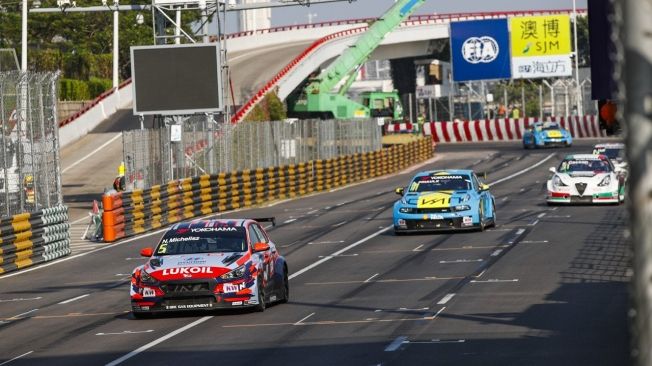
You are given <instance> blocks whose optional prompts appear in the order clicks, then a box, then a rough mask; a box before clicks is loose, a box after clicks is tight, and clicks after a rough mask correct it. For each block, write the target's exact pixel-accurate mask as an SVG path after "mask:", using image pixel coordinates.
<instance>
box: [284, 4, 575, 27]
mask: <svg viewBox="0 0 652 366" xmlns="http://www.w3.org/2000/svg"><path fill="white" fill-rule="evenodd" d="M586 1H587V0H577V7H578V9H584V8H586ZM393 3H394V0H356V1H354V2H352V3H350V4H349V3H348V2H347V1H343V2H341V3H327V4H321V5H319V4H313V5H311V6H310V7H305V6H295V7H287V8H276V9H273V10H272V26H279V25H290V24H304V23H308V14H313V22H314V23H317V22H325V21H329V20H339V19H355V18H369V17H378V16H380V15H381V14H382V13H383V12H384V11H385V10H387V9H388V8H389V7H390V6H391V5H392V4H393ZM572 8H573V1H572V0H484V1H480V0H427V1H426V3H425V4H424V5H423V6H421V8H419V9H418V10H417V11H416V13H415V14H432V13H457V12H460V13H461V12H487V11H505V10H508V11H509V10H541V9H572Z"/></svg>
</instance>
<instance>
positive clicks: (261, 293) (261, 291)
mask: <svg viewBox="0 0 652 366" xmlns="http://www.w3.org/2000/svg"><path fill="white" fill-rule="evenodd" d="M256 282H257V284H256V291H258V304H257V305H256V306H254V311H256V312H259V313H262V312H263V311H265V307H266V305H267V304H265V288H264V286H262V284H263V279H262V277H260V278H258V281H256Z"/></svg>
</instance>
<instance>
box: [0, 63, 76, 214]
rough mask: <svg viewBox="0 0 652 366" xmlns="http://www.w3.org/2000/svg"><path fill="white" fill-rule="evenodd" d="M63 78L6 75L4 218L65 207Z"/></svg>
mask: <svg viewBox="0 0 652 366" xmlns="http://www.w3.org/2000/svg"><path fill="white" fill-rule="evenodd" d="M57 79H58V73H32V72H28V73H21V72H0V216H5V215H15V214H17V213H22V212H34V211H37V210H40V209H43V208H48V207H54V206H57V205H59V204H63V197H62V194H61V176H60V161H59V142H58V134H59V132H58V125H57V119H56V115H57V111H56V103H57V90H56V85H57Z"/></svg>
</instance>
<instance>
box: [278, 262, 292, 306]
mask: <svg viewBox="0 0 652 366" xmlns="http://www.w3.org/2000/svg"><path fill="white" fill-rule="evenodd" d="M289 300H290V281H288V268H287V267H285V274H284V275H283V296H281V300H280V301H279V302H280V303H281V304H285V303H287V302H288V301H289Z"/></svg>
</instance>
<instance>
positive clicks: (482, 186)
mask: <svg viewBox="0 0 652 366" xmlns="http://www.w3.org/2000/svg"><path fill="white" fill-rule="evenodd" d="M488 190H489V185H488V184H484V183H480V192H484V191H488Z"/></svg>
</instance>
